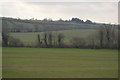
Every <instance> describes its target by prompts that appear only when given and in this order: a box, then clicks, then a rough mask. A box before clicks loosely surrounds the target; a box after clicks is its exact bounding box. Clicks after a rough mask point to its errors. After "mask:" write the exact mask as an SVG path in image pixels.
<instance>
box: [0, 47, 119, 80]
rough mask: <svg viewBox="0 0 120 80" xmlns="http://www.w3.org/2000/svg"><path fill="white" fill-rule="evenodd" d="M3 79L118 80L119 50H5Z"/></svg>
mask: <svg viewBox="0 0 120 80" xmlns="http://www.w3.org/2000/svg"><path fill="white" fill-rule="evenodd" d="M2 66H3V73H2V75H3V78H117V77H118V76H117V74H118V73H117V72H118V52H117V50H95V49H67V48H66V49H63V48H59V49H58V48H3V65H2Z"/></svg>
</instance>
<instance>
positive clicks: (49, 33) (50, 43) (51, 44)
mask: <svg viewBox="0 0 120 80" xmlns="http://www.w3.org/2000/svg"><path fill="white" fill-rule="evenodd" d="M48 43H49V47H52V46H53V34H52V32H48Z"/></svg>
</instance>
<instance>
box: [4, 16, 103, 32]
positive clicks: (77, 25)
mask: <svg viewBox="0 0 120 80" xmlns="http://www.w3.org/2000/svg"><path fill="white" fill-rule="evenodd" d="M101 25H102V24H97V23H93V22H92V21H90V20H87V21H86V22H83V21H82V20H80V19H77V18H73V19H72V20H69V21H68V20H65V21H63V20H58V21H52V20H34V19H29V20H28V19H24V20H23V19H15V18H6V17H2V26H3V30H6V31H9V32H44V31H59V30H72V29H96V28H98V27H100V26H101Z"/></svg>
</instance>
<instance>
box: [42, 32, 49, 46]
mask: <svg viewBox="0 0 120 80" xmlns="http://www.w3.org/2000/svg"><path fill="white" fill-rule="evenodd" d="M43 40H44V43H45V46H46V47H48V42H47V41H48V34H47V32H45V33H43Z"/></svg>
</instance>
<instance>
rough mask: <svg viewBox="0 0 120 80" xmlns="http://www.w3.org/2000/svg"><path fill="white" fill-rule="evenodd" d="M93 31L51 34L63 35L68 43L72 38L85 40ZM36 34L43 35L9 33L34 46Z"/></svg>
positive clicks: (56, 32) (67, 31)
mask: <svg viewBox="0 0 120 80" xmlns="http://www.w3.org/2000/svg"><path fill="white" fill-rule="evenodd" d="M95 31H96V30H94V29H81V30H63V31H53V34H58V33H63V34H64V35H65V42H68V41H69V40H70V39H71V38H74V37H81V38H86V37H88V36H89V35H90V34H92V33H94V32H95ZM38 34H43V33H42V32H28V33H11V36H13V37H15V38H18V39H20V40H21V41H23V42H24V43H25V44H35V42H36V41H37V35H38Z"/></svg>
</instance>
